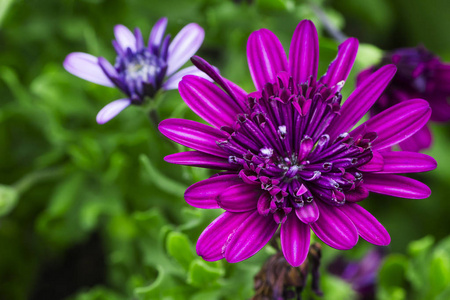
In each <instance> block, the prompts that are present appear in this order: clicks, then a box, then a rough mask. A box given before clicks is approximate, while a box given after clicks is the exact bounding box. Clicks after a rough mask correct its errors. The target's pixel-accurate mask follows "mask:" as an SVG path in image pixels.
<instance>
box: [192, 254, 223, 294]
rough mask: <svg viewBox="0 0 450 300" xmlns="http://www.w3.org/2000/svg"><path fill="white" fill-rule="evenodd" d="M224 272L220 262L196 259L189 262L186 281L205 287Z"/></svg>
mask: <svg viewBox="0 0 450 300" xmlns="http://www.w3.org/2000/svg"><path fill="white" fill-rule="evenodd" d="M224 274H225V270H224V269H223V267H222V265H221V262H220V261H217V262H206V261H204V260H202V259H196V260H194V261H192V262H191V265H190V266H189V271H188V278H187V282H188V283H189V284H191V285H193V286H196V287H205V286H208V285H211V284H213V283H214V282H215V281H216V280H217V279H219V278H220V277H222V276H223V275H224Z"/></svg>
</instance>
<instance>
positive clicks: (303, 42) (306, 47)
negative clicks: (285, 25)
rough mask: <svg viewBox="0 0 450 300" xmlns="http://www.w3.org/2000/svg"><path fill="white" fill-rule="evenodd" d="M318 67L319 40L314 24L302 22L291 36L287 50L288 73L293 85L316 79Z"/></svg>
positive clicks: (306, 21)
mask: <svg viewBox="0 0 450 300" xmlns="http://www.w3.org/2000/svg"><path fill="white" fill-rule="evenodd" d="M318 66H319V38H318V36H317V30H316V27H315V26H314V23H313V22H311V21H310V20H303V21H301V22H300V24H298V26H297V28H296V29H295V31H294V35H293V36H292V41H291V46H290V48H289V71H290V73H291V74H292V77H293V78H294V83H295V84H297V83H303V82H305V81H307V80H308V79H309V78H310V77H312V78H313V79H314V80H316V78H317V68H318Z"/></svg>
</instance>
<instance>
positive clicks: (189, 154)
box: [164, 151, 239, 170]
mask: <svg viewBox="0 0 450 300" xmlns="http://www.w3.org/2000/svg"><path fill="white" fill-rule="evenodd" d="M164 160H165V161H167V162H168V163H171V164H177V165H185V166H192V167H199V168H208V169H219V170H236V169H238V168H239V165H237V164H230V163H229V162H228V159H226V158H222V157H217V156H214V155H210V154H206V153H203V152H200V151H186V152H179V153H174V154H170V155H167V156H166V157H164Z"/></svg>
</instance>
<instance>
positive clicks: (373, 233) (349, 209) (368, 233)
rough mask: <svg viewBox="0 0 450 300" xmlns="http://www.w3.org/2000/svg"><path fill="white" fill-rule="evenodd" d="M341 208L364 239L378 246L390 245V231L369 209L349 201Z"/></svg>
mask: <svg viewBox="0 0 450 300" xmlns="http://www.w3.org/2000/svg"><path fill="white" fill-rule="evenodd" d="M339 209H340V210H341V211H342V212H344V213H345V214H346V215H347V217H349V218H350V220H352V222H353V224H355V226H356V229H358V234H359V235H360V236H361V237H362V238H363V239H365V240H366V241H368V242H369V243H372V244H374V245H378V246H387V245H389V243H390V242H391V237H390V236H389V233H388V232H387V230H386V229H385V228H384V226H383V225H381V223H380V222H378V220H377V219H376V218H375V217H374V216H372V215H371V214H370V213H369V212H368V211H367V210H365V209H364V208H362V207H361V206H359V205H358V204H355V203H347V204H345V205H343V206H341V207H339Z"/></svg>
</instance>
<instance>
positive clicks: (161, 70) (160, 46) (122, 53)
mask: <svg viewBox="0 0 450 300" xmlns="http://www.w3.org/2000/svg"><path fill="white" fill-rule="evenodd" d="M166 26H167V18H161V19H160V20H159V21H158V22H156V24H155V26H154V27H153V29H152V32H151V33H150V37H149V41H148V44H147V45H145V44H144V39H143V37H142V33H141V31H140V30H139V28H136V29H135V30H134V33H132V32H131V31H130V30H129V29H128V28H126V27H125V26H123V25H116V26H115V28H114V35H115V37H116V39H115V40H113V42H112V43H113V46H114V49H115V50H116V52H117V58H116V62H115V65H114V66H112V65H111V64H110V63H109V62H108V61H107V60H106V59H105V58H103V57H98V58H97V57H95V56H93V55H90V54H87V53H81V52H74V53H71V54H69V55H67V57H66V59H65V61H64V68H65V69H66V70H67V71H69V72H70V73H72V74H74V75H76V76H78V77H81V78H83V79H86V80H89V81H92V82H94V83H97V84H101V85H105V86H109V87H117V88H119V89H120V90H121V91H122V92H123V93H124V94H125V95H126V96H127V98H125V99H119V100H116V101H113V102H111V103H109V104H108V105H106V106H105V107H104V108H103V109H102V110H101V111H100V112H99V113H98V115H97V122H98V123H99V124H103V123H106V122H108V121H109V120H111V119H112V118H114V117H115V116H116V115H117V114H118V113H120V112H121V111H122V110H123V109H125V108H126V107H128V106H129V105H131V104H137V105H139V104H142V103H143V102H144V101H145V100H146V99H147V98H153V97H154V96H155V94H156V93H157V92H158V91H159V90H160V89H163V90H170V89H176V88H177V87H178V83H179V82H180V80H181V78H182V77H183V76H184V75H187V74H191V75H194V74H195V75H197V76H204V73H203V72H200V71H199V70H197V68H195V67H188V68H185V69H183V70H181V71H179V72H177V73H175V72H176V71H177V70H178V69H179V68H180V67H181V66H183V65H184V64H185V63H186V62H187V61H188V60H189V58H190V57H191V56H192V55H194V54H195V52H196V51H197V50H198V49H199V48H200V46H201V44H202V42H203V38H204V31H203V29H202V28H201V27H200V26H199V25H197V24H195V23H191V24H188V25H186V26H185V27H184V28H183V29H181V31H180V32H179V33H178V34H177V36H175V38H174V39H173V41H172V42H170V36H169V35H165V31H166Z"/></svg>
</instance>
